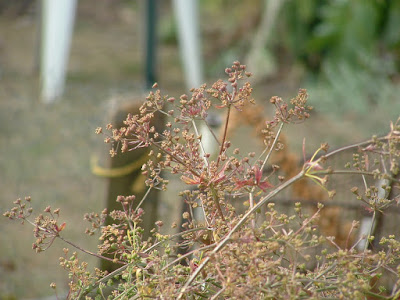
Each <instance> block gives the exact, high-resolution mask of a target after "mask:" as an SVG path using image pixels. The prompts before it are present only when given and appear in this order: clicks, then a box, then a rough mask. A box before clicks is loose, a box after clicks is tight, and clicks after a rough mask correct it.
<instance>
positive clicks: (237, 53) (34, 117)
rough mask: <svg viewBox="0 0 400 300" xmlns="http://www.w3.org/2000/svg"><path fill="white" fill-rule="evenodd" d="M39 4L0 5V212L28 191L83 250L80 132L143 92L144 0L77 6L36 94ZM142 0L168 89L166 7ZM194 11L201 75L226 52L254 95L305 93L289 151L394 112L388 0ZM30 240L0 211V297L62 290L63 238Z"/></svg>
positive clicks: (209, 4) (156, 72)
mask: <svg viewBox="0 0 400 300" xmlns="http://www.w3.org/2000/svg"><path fill="white" fill-rule="evenodd" d="M41 4H42V5H43V3H42V2H40V1H29V0H13V1H8V0H0V141H1V142H0V189H1V194H0V211H1V213H2V214H3V213H4V212H5V211H6V210H7V209H9V208H11V207H12V206H13V205H12V201H14V200H15V199H16V198H18V197H22V198H23V197H25V196H28V195H30V196H31V197H32V199H33V207H34V208H37V209H38V210H42V209H43V208H44V207H46V206H47V205H51V206H52V207H53V208H56V207H59V208H61V218H60V219H61V220H62V221H65V222H66V223H67V226H66V229H65V233H64V236H65V237H66V238H69V239H71V240H73V241H75V242H76V243H77V244H79V245H80V246H82V247H86V248H88V249H91V250H92V251H95V249H96V244H97V240H96V238H95V237H93V238H88V237H86V236H85V235H84V234H83V232H84V230H85V228H86V227H87V226H88V225H87V224H85V223H84V221H83V219H82V218H83V213H85V212H91V211H95V212H100V211H101V210H102V208H103V207H104V205H105V192H106V179H104V178H99V177H96V176H95V175H93V174H92V172H91V168H90V160H91V158H92V157H94V156H97V157H100V163H101V164H104V165H105V164H106V163H103V162H104V161H106V160H107V159H108V156H107V154H108V148H107V146H106V145H104V144H103V141H102V138H101V137H99V136H96V135H95V134H94V130H95V128H96V127H98V126H104V125H105V124H107V123H109V122H110V120H111V118H112V112H113V111H115V110H116V107H117V106H118V104H119V101H120V100H119V99H121V98H123V99H127V98H128V99H129V98H132V99H137V98H143V99H144V97H145V94H146V86H148V82H146V79H147V81H148V80H149V73H148V72H149V70H148V67H149V61H146V57H147V59H148V55H147V56H146V54H148V51H149V48H148V47H146V37H147V36H146V33H148V30H147V29H148V23H146V22H147V21H148V19H146V7H147V6H146V4H147V2H146V1H145V0H141V1H134V0H96V1H91V0H79V1H77V6H76V15H75V24H74V27H73V32H72V37H71V44H70V47H69V54H68V56H67V57H68V61H67V68H66V78H65V88H64V91H63V93H62V94H61V95H60V96H59V97H57V99H54V101H53V100H51V101H43V97H41V94H42V90H41V86H42V85H41V82H42V81H41V78H42V80H43V75H42V77H41V76H40V72H41V63H43V58H42V57H41V53H43V52H41V49H42V48H43V45H41V43H40V41H41V36H42V33H43V31H41V25H40V24H41V16H42V10H41V7H42V5H41ZM155 4H156V11H155V13H156V14H155V17H154V19H153V20H154V24H155V26H156V27H155V36H156V39H155V43H154V49H155V50H154V51H155V52H154V57H153V61H152V62H151V63H150V65H153V69H152V72H153V73H152V74H151V75H152V76H154V77H151V76H150V78H154V79H155V80H156V81H157V82H158V83H159V86H160V88H161V89H162V91H163V93H164V94H168V95H170V96H175V97H178V96H179V95H180V94H182V93H187V90H188V85H190V80H188V76H190V74H187V72H186V73H185V71H184V70H185V65H184V60H183V59H182V58H183V53H182V50H180V48H179V43H180V38H179V30H180V29H179V25H178V24H180V23H179V22H178V21H177V18H178V17H177V14H176V10H175V11H174V5H175V8H176V5H177V2H176V3H173V2H172V1H165V0H164V1H157V2H155ZM196 12H197V16H198V24H199V28H198V30H199V33H200V39H199V43H200V44H199V47H198V48H199V49H198V50H199V55H197V57H195V59H197V60H199V61H200V62H201V67H202V70H199V73H200V75H199V76H200V78H201V80H203V81H205V82H207V83H212V82H213V81H214V80H216V79H218V78H222V79H225V77H224V75H225V74H224V69H225V68H226V67H229V66H231V64H232V62H233V61H234V60H239V61H240V62H241V63H244V64H247V67H248V70H249V71H251V72H253V74H254V78H253V79H252V80H253V84H254V92H255V98H256V101H257V102H258V103H268V100H269V99H270V97H271V96H274V95H278V96H281V97H283V98H285V99H290V98H292V97H294V96H295V95H296V93H297V90H298V89H299V88H306V89H307V90H308V92H309V95H310V103H311V104H312V105H313V106H314V107H315V111H314V114H313V115H312V118H311V120H310V121H309V122H306V123H305V124H302V125H301V126H298V127H294V128H293V129H289V130H288V133H287V136H288V140H290V143H289V147H290V148H291V149H292V151H295V152H297V153H299V155H300V156H301V153H302V152H301V144H302V141H303V136H307V150H308V151H309V152H312V151H313V149H314V147H316V146H318V145H319V144H320V143H321V142H329V144H330V145H331V147H333V148H337V147H339V146H342V145H345V144H346V143H348V142H351V141H353V142H357V141H360V140H362V139H365V138H368V137H370V136H371V135H372V134H383V133H385V132H386V131H387V130H388V128H389V127H388V126H389V121H390V120H393V121H395V120H396V119H397V118H398V117H399V113H400V96H399V95H400V93H399V89H400V76H399V69H400V30H399V28H400V1H396V0H392V1H390V0H386V1H383V0H369V1H364V0H353V1H350V0H330V1H318V0H302V1H294V0H286V1H283V0H282V1H281V0H249V1H239V0H199V1H198V2H197V9H196ZM49 53H50V54H48V55H51V51H50V52H49ZM197 80H198V79H197ZM267 113H269V111H268V110H267ZM173 200H175V199H172V200H171V199H170V201H173ZM173 205H174V204H173V202H172V204H171V203H169V204H168V203H166V204H164V206H165V208H166V209H167V210H168V208H170V207H173ZM33 242H34V238H33V235H32V228H29V226H27V225H25V226H20V225H19V224H16V223H13V222H9V221H8V220H7V219H6V218H2V219H0V253H1V256H0V299H36V298H40V297H47V296H50V295H53V291H52V289H51V288H50V286H49V285H50V282H55V283H56V284H57V286H58V290H59V292H61V293H62V292H63V291H65V290H67V282H68V278H67V274H66V273H65V272H64V271H63V270H62V269H61V267H59V266H58V257H59V256H61V255H62V248H63V247H66V246H67V245H65V244H62V242H61V241H56V242H55V244H54V247H52V248H51V249H49V250H47V251H45V252H44V253H40V254H35V253H34V252H33V250H31V247H32V243H33ZM79 257H80V258H82V259H84V260H86V261H88V262H89V263H90V266H91V267H93V266H95V265H96V264H97V261H96V260H95V259H93V258H91V257H87V256H85V255H83V254H79Z"/></svg>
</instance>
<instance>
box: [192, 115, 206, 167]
mask: <svg viewBox="0 0 400 300" xmlns="http://www.w3.org/2000/svg"><path fill="white" fill-rule="evenodd" d="M192 125H193V128H194V132H195V133H196V135H197V136H198V137H199V136H200V134H199V131H198V130H197V126H196V122H195V121H194V120H193V119H192ZM200 149H201V155H202V156H203V160H204V164H205V165H206V166H207V167H208V161H207V158H206V156H205V155H206V151H205V150H204V146H203V142H202V141H201V140H200Z"/></svg>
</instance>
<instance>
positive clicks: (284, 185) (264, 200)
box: [177, 170, 304, 299]
mask: <svg viewBox="0 0 400 300" xmlns="http://www.w3.org/2000/svg"><path fill="white" fill-rule="evenodd" d="M303 177H304V171H303V170H302V171H301V172H300V173H298V174H297V175H296V176H294V177H292V178H291V179H289V180H288V181H286V182H284V183H282V184H281V185H280V186H278V187H277V188H276V189H274V190H273V191H271V192H270V193H269V194H268V195H267V196H265V197H263V198H261V199H260V201H259V202H258V203H257V205H255V206H254V207H253V208H252V209H250V210H249V211H248V212H247V213H246V214H245V215H244V216H243V217H242V218H241V219H240V220H239V222H238V223H237V224H236V225H235V226H234V227H233V228H232V230H231V231H230V232H229V233H228V234H227V235H226V236H225V238H224V239H222V240H221V241H220V242H219V243H218V245H217V246H216V247H215V248H214V250H213V251H211V252H210V255H209V256H207V257H206V258H205V259H204V261H203V262H202V263H201V265H199V266H198V267H197V269H196V271H195V272H194V273H193V274H192V276H190V278H189V279H188V281H186V283H185V285H184V286H183V288H182V289H181V291H180V293H179V296H178V298H177V299H182V297H183V294H184V293H185V291H186V290H187V288H188V287H189V286H190V284H191V283H192V282H193V281H194V280H195V278H196V277H197V276H198V275H199V274H200V272H201V271H202V270H203V269H204V267H205V266H206V265H207V263H208V262H209V261H210V258H211V256H212V255H213V254H216V253H217V252H219V251H220V250H221V249H222V248H224V247H225V245H226V244H227V243H228V242H229V240H230V239H231V237H232V235H233V234H234V233H235V232H236V231H237V230H238V229H239V228H240V227H241V226H242V225H243V224H244V223H245V222H246V221H247V219H248V218H249V217H250V216H251V215H252V214H253V213H254V212H256V211H257V210H258V209H259V208H260V207H261V206H263V205H264V204H265V203H267V202H268V201H269V200H270V199H271V198H273V197H274V196H276V195H277V194H278V193H280V192H281V191H283V190H284V189H286V188H287V187H288V186H290V185H292V184H293V183H294V182H296V181H298V180H300V179H301V178H303Z"/></svg>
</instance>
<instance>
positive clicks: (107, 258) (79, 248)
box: [57, 235, 126, 265]
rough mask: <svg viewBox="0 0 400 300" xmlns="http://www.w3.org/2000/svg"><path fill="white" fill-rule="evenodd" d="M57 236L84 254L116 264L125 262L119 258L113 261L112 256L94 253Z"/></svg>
mask: <svg viewBox="0 0 400 300" xmlns="http://www.w3.org/2000/svg"><path fill="white" fill-rule="evenodd" d="M57 237H58V238H59V239H61V240H63V241H64V242H65V243H67V244H70V245H71V246H72V247H74V248H76V249H78V250H80V251H82V252H84V253H86V254H89V255H92V256H95V257H97V258H100V259H105V260H108V261H111V262H113V263H117V264H121V265H125V264H126V263H124V262H122V261H119V260H117V261H115V260H114V259H112V258H109V257H105V256H102V255H99V254H96V253H94V252H91V251H89V250H86V249H83V248H81V247H79V246H78V245H76V244H74V243H72V242H70V241H68V240H66V239H64V238H63V237H62V236H60V235H58V236H57Z"/></svg>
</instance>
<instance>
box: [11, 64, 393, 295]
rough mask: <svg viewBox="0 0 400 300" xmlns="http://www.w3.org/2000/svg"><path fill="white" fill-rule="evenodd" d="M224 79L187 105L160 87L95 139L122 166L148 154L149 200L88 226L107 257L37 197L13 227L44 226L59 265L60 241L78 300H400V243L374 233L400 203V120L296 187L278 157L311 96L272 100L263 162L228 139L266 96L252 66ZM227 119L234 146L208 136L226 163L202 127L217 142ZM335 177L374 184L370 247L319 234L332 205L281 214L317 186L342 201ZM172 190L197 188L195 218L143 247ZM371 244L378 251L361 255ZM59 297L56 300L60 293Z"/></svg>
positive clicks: (302, 93)
mask: <svg viewBox="0 0 400 300" xmlns="http://www.w3.org/2000/svg"><path fill="white" fill-rule="evenodd" d="M225 73H226V75H227V77H228V78H227V80H226V81H224V80H218V81H216V82H215V83H214V84H212V85H211V86H209V87H208V86H207V85H206V84H204V85H202V86H200V87H199V88H194V89H192V90H191V95H182V96H180V98H179V99H175V98H174V97H169V96H164V95H162V93H161V91H160V90H158V89H157V85H156V84H155V85H154V86H153V89H152V91H151V92H150V93H149V95H148V96H147V98H146V99H145V101H144V103H143V105H142V106H141V108H140V112H139V113H138V114H137V115H131V114H130V115H128V116H127V118H126V120H125V121H124V124H125V126H124V127H122V128H113V127H112V126H111V125H107V126H106V128H104V129H102V128H100V127H99V128H97V129H96V133H97V134H99V135H104V139H105V142H106V143H110V144H111V145H112V147H111V150H110V154H111V156H115V155H119V154H118V153H119V152H120V151H121V152H126V151H135V150H137V149H142V148H148V149H149V156H148V161H147V162H146V163H145V164H144V165H143V166H142V172H143V174H144V175H146V181H145V184H146V186H147V188H148V193H146V194H145V196H144V197H143V198H141V199H138V198H136V197H135V195H132V196H127V197H126V196H119V197H118V198H117V199H116V201H117V202H119V203H120V206H121V209H120V210H114V211H109V212H108V211H106V210H104V211H102V212H101V213H87V214H85V216H84V219H85V220H86V221H89V222H90V224H91V225H90V227H89V228H88V229H87V231H86V233H87V234H88V235H96V234H97V235H98V236H99V240H100V245H99V247H98V249H97V251H93V252H92V251H89V250H86V249H82V248H81V247H79V246H78V245H76V244H75V243H74V242H72V241H69V240H66V239H65V238H64V237H63V230H67V228H68V227H66V224H65V223H64V222H62V217H61V216H60V210H59V209H52V208H51V207H46V208H45V209H44V212H42V213H38V214H34V212H33V209H32V208H31V206H30V202H31V198H30V197H26V198H25V199H17V200H16V201H15V202H14V204H15V207H13V208H12V209H11V210H10V211H8V212H6V213H5V214H4V216H5V217H7V218H9V219H11V220H15V221H19V222H23V223H30V224H31V225H33V227H34V236H35V238H36V241H35V242H34V243H33V249H34V250H35V251H36V252H41V251H47V250H48V248H49V247H50V246H51V245H52V243H53V242H54V241H55V240H56V239H61V240H62V241H64V242H65V243H67V244H68V245H69V247H72V248H74V249H75V250H74V251H70V250H68V249H67V248H65V249H64V254H63V256H62V257H61V258H60V265H61V266H62V267H63V268H64V269H65V270H66V271H67V272H68V274H69V280H70V282H69V293H68V296H67V297H68V299H321V298H326V299H399V298H400V241H399V239H398V238H399V237H398V236H395V235H389V236H387V237H379V241H378V243H373V241H374V240H375V239H376V238H378V237H375V236H374V219H375V218H377V215H378V214H383V216H384V217H385V211H386V210H388V209H390V208H391V207H393V206H396V205H398V202H399V200H400V196H399V195H400V193H399V189H398V188H399V182H400V180H399V179H398V178H399V177H398V173H399V160H400V158H399V157H400V146H399V144H400V121H399V120H400V119H398V120H397V121H395V122H392V123H390V127H389V131H388V133H387V134H386V135H385V136H381V137H377V136H374V137H372V138H371V139H369V140H366V141H364V142H358V143H355V144H352V145H348V146H345V147H342V148H340V149H335V150H333V151H329V146H328V144H326V143H323V144H321V146H320V147H319V148H318V149H316V150H315V151H314V152H313V154H311V156H310V158H309V159H305V160H304V162H303V165H302V167H300V168H299V172H298V173H297V175H295V176H292V177H290V178H285V176H284V174H282V173H281V172H280V166H279V165H276V164H273V163H272V157H273V156H274V154H275V153H277V152H279V151H280V150H281V149H282V148H283V147H285V144H284V143H283V142H282V139H281V134H282V131H283V130H284V128H285V127H286V126H296V124H297V123H300V122H304V121H306V120H307V119H308V118H309V117H310V114H311V110H312V108H311V107H310V106H308V104H307V98H308V94H307V92H306V90H304V89H301V90H299V92H298V94H297V95H296V96H295V97H294V98H293V99H291V100H290V101H288V102H286V101H284V100H283V99H282V98H280V97H272V98H271V99H270V100H269V103H268V105H271V106H272V107H273V109H274V111H275V113H274V115H273V117H272V119H271V120H269V121H265V122H263V124H262V125H263V126H262V128H261V129H257V130H259V131H260V132H258V134H262V137H263V142H264V150H263V151H262V152H261V153H255V152H254V151H252V149H239V148H237V147H235V145H233V143H232V142H231V141H230V140H229V138H228V130H229V126H230V122H232V114H233V113H236V114H240V113H241V111H242V110H243V109H244V107H245V106H251V105H254V99H253V96H252V91H253V89H252V86H251V84H250V83H249V82H248V81H246V80H247V77H250V76H251V73H250V72H248V71H247V70H246V66H244V65H241V64H240V63H239V62H234V63H233V65H232V67H230V68H227V69H226V70H225ZM214 109H215V110H220V111H221V112H223V116H224V122H223V124H222V126H221V128H222V129H221V133H216V132H214V131H213V129H212V128H211V126H208V129H209V130H210V132H211V133H212V137H213V138H214V139H215V142H216V144H217V145H218V146H217V149H216V154H213V153H208V152H207V151H209V150H207V149H206V148H205V146H204V145H203V140H202V135H201V133H200V130H199V124H201V123H202V125H204V124H205V125H206V128H207V124H208V118H207V117H208V115H209V113H210V111H211V110H214ZM161 114H162V115H164V116H165V119H166V123H165V126H164V129H163V130H161V131H157V130H156V129H155V127H154V126H152V121H153V119H154V118H156V117H157V116H159V115H161ZM246 117H250V118H251V116H246ZM349 149H353V150H354V153H355V155H354V156H353V160H352V161H351V162H349V163H348V164H346V165H345V166H343V168H341V169H336V168H333V167H330V165H329V161H330V158H331V157H333V156H335V155H337V154H338V153H341V152H343V151H348V150H349ZM304 154H305V153H304ZM304 156H305V157H306V155H304ZM294 167H295V166H294ZM333 174H335V176H336V174H337V175H340V176H347V177H348V178H349V179H348V180H351V178H352V177H354V176H357V177H362V178H363V180H364V183H365V185H364V186H361V187H357V186H355V187H354V188H352V189H351V192H352V193H353V194H354V197H355V198H356V199H357V200H358V201H359V203H360V207H363V209H365V210H366V211H367V212H368V213H369V215H370V217H371V219H372V225H371V227H370V228H369V230H368V233H367V234H365V235H363V236H361V237H360V238H354V236H355V233H356V232H358V231H359V226H360V222H359V220H355V221H353V223H352V226H351V228H350V230H349V232H348V239H347V243H345V245H344V246H339V244H338V243H336V242H335V239H334V237H329V236H324V234H323V233H322V232H321V231H320V229H319V226H318V221H319V217H320V214H321V212H322V211H323V210H324V205H323V203H319V204H317V205H315V207H314V209H305V208H303V207H302V204H301V203H300V202H296V203H293V204H292V209H291V211H292V213H291V214H287V213H283V212H281V211H280V210H279V208H278V207H277V203H275V202H276V201H275V199H276V196H277V195H278V194H279V193H281V192H282V191H283V190H285V189H287V188H290V187H291V186H292V185H293V184H294V183H296V182H298V181H299V180H304V179H308V180H310V181H312V182H314V183H315V185H317V186H319V188H321V189H322V190H325V191H326V193H327V194H328V195H329V197H331V198H332V197H334V196H335V191H334V190H332V189H330V188H329V182H328V179H329V178H330V176H331V175H333ZM167 176H168V177H167ZM171 176H177V177H178V178H179V179H180V180H181V181H182V182H183V183H184V184H185V186H186V187H187V188H186V189H184V190H182V191H181V193H180V194H178V195H176V202H177V203H179V202H181V203H183V202H185V204H187V207H188V209H187V211H185V212H184V213H183V215H182V219H183V220H184V222H183V224H181V225H179V226H178V225H177V224H174V225H173V227H180V228H176V229H177V232H176V233H173V234H168V233H166V232H167V230H166V229H165V228H164V227H163V221H162V220H160V221H157V222H156V223H155V224H154V228H153V229H152V230H151V237H150V238H148V239H146V240H144V238H143V233H144V231H145V230H148V229H147V228H142V227H141V222H142V220H143V219H144V218H146V212H145V211H143V209H142V208H141V205H142V203H143V202H144V201H146V199H147V195H148V194H149V192H150V191H151V190H152V189H159V190H161V191H165V190H166V189H168V183H169V182H168V180H167V179H166V178H170V177H171ZM335 178H336V177H335ZM367 178H372V179H373V180H372V181H371V180H367ZM370 182H375V183H380V185H378V184H371V183H370ZM382 190H383V191H384V193H383V194H382V192H381V191H382ZM382 195H383V196H382ZM332 201H333V200H332ZM179 205H180V204H179ZM107 218H111V220H112V222H107V224H110V225H106V222H105V221H106V219H107ZM178 229H179V230H178ZM360 243H363V245H365V246H363V247H361V248H360V247H358V246H359V244H360ZM80 251H83V252H85V253H87V254H90V255H94V256H97V257H99V258H101V259H107V260H110V261H112V262H113V263H115V264H118V265H119V267H117V269H116V270H115V271H113V272H111V273H108V272H107V271H104V270H100V269H95V270H89V269H88V266H87V264H86V263H85V262H84V261H81V260H80V257H79V255H78V253H79V252H80ZM52 287H53V288H54V289H55V291H56V292H57V287H56V286H55V284H52ZM56 294H57V293H56ZM60 297H61V296H60Z"/></svg>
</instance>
